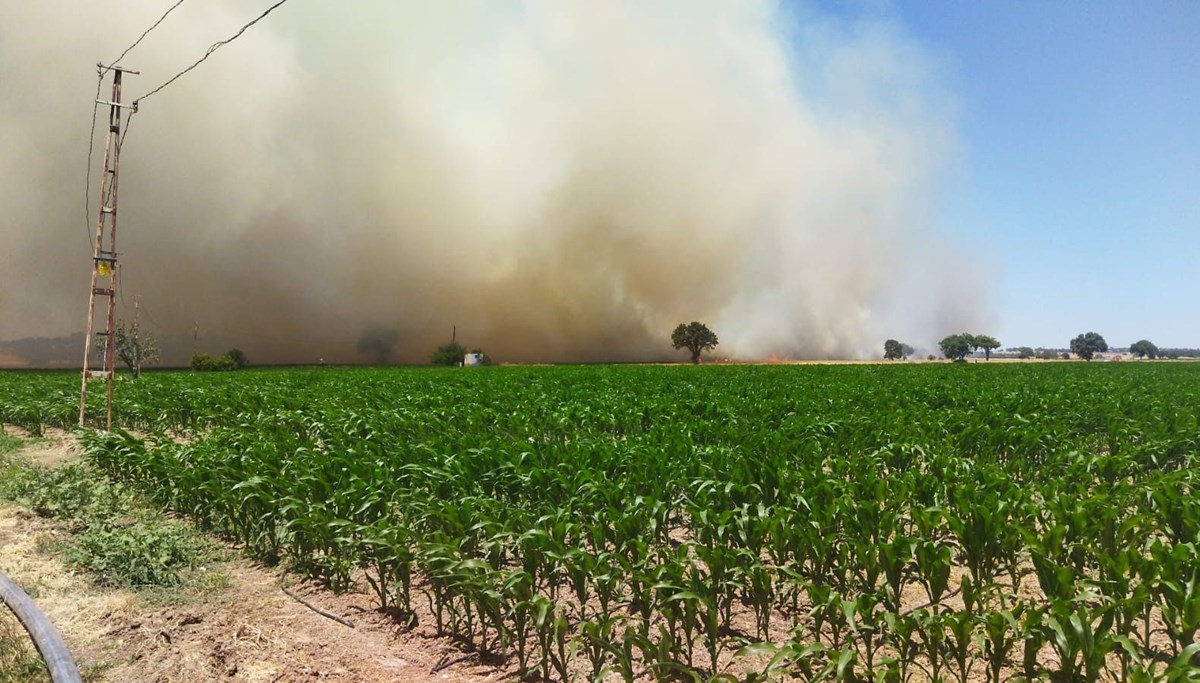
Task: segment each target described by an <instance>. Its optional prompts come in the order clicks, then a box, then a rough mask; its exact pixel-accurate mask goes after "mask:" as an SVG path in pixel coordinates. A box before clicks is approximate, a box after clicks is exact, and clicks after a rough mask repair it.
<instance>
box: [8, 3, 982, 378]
mask: <svg viewBox="0 0 1200 683" xmlns="http://www.w3.org/2000/svg"><path fill="white" fill-rule="evenodd" d="M169 4H170V3H165V2H138V3H134V2H129V3H121V4H118V5H116V6H109V5H101V4H99V3H77V2H69V1H67V0H46V1H43V2H37V3H15V2H12V3H5V4H4V5H3V9H2V18H3V27H2V28H0V32H2V33H0V41H2V42H0V94H2V97H0V125H3V129H4V130H5V131H7V132H8V133H9V134H8V135H6V136H4V137H2V138H0V154H2V155H3V158H5V159H9V160H10V163H14V164H15V165H16V166H17V167H19V168H22V169H24V170H25V172H23V173H20V174H15V173H10V174H9V177H10V179H13V180H10V182H8V183H6V185H5V187H3V188H0V198H2V201H3V206H4V207H6V211H5V219H4V223H3V224H2V225H3V227H2V228H0V229H2V230H3V231H4V235H3V237H4V241H5V243H6V244H8V245H9V246H10V249H9V250H6V251H5V252H4V253H3V254H0V267H2V268H3V272H4V274H5V276H6V277H5V280H6V281H8V282H18V281H22V282H26V283H28V287H26V288H23V289H21V290H20V291H15V290H14V288H13V287H11V286H10V287H7V288H4V289H0V321H2V322H0V338H14V337H18V336H33V335H49V334H66V333H69V332H74V331H77V330H79V329H81V328H82V321H83V315H84V310H83V309H84V305H83V304H84V297H85V295H86V287H87V279H86V278H87V264H88V262H89V258H88V257H89V256H90V251H89V248H88V246H87V243H86V240H85V238H86V232H85V222H84V214H83V206H82V204H83V199H82V185H83V179H84V176H83V156H84V155H85V154H86V147H85V144H86V130H85V128H84V126H85V124H86V123H87V116H88V114H89V112H90V108H91V106H90V98H91V95H92V94H93V93H94V88H95V80H94V76H93V74H94V70H92V71H89V64H94V63H95V62H96V61H98V60H101V59H105V60H107V59H111V58H112V57H113V56H115V55H116V54H118V53H119V52H120V51H121V50H122V49H123V48H124V47H125V46H126V45H127V44H128V43H129V42H130V41H131V40H132V39H133V38H134V37H136V36H137V35H138V34H140V32H141V30H143V29H144V28H145V27H146V26H148V25H149V24H150V23H151V22H152V21H153V20H154V19H155V18H157V16H158V15H159V14H161V12H162V11H163V10H165V9H166V7H167V6H169ZM258 11H261V9H257V8H250V7H248V6H247V4H246V3H245V2H235V1H234V0H220V1H210V2H205V3H195V4H193V3H184V4H183V5H182V6H181V7H180V8H179V10H177V11H176V12H175V13H174V14H172V15H171V16H170V17H168V18H167V20H166V21H164V22H163V24H162V26H161V27H160V28H159V29H157V30H156V31H155V32H153V33H151V34H150V36H148V37H147V39H146V41H145V42H144V44H143V45H141V46H139V47H138V48H137V49H136V50H134V51H133V52H132V53H131V54H130V55H129V57H127V58H126V59H125V60H124V64H125V65H126V66H128V67H131V68H137V69H139V70H140V71H141V72H142V73H141V75H139V76H129V77H128V78H127V81H126V85H125V97H126V100H129V99H131V98H134V97H137V96H139V95H140V94H142V93H144V92H146V91H148V90H149V89H150V88H152V87H153V86H155V85H157V84H159V83H161V82H162V81H163V80H165V79H166V78H168V77H170V76H171V75H172V74H174V73H175V72H176V71H177V70H179V69H180V68H182V67H183V66H186V65H187V64H189V63H191V61H193V60H194V59H195V58H196V57H197V56H198V55H199V54H201V53H203V51H204V50H205V49H206V48H207V47H208V46H209V45H210V44H211V43H213V42H215V41H216V40H218V39H221V38H224V37H226V36H228V35H229V34H231V33H232V32H234V31H235V30H236V29H237V28H238V27H239V26H240V25H241V24H242V23H244V22H245V21H246V20H247V19H249V18H251V17H252V16H253V15H255V14H256V13H257V12H258ZM940 82H941V78H940V75H939V73H938V68H937V65H936V63H934V62H933V61H932V60H931V59H930V58H929V56H928V55H927V54H926V53H925V52H924V51H923V50H922V49H921V48H920V47H919V46H917V45H916V44H914V43H913V42H912V41H911V40H909V39H908V38H906V37H905V36H904V34H903V32H902V31H901V30H900V29H899V28H897V27H895V26H891V25H887V24H879V23H845V22H838V21H834V20H831V19H828V18H823V17H820V16H818V15H812V14H808V15H805V16H797V15H791V14H788V13H787V12H785V11H783V10H782V9H781V8H780V7H779V6H777V4H776V3H774V2H768V1H767V0H757V1H751V2H746V1H739V2H734V1H732V0H731V1H729V2H717V1H711V2H694V1H692V2H688V1H684V0H680V1H679V2H652V3H645V2H635V1H633V0H628V1H616V0H614V1H610V2H559V1H553V2H552V1H549V0H546V1H544V2H535V1H530V2H524V3H520V2H512V3H495V2H484V1H482V0H480V1H477V2H466V1H464V2H440V3H429V2H419V1H412V2H361V3H340V2H332V1H327V2H318V1H314V0H306V1H304V2H301V1H299V0H297V1H295V2H292V3H289V4H287V5H285V6H283V7H281V8H280V9H279V10H277V11H276V12H275V13H274V14H272V15H271V16H270V17H268V18H267V19H266V20H264V21H263V22H262V23H260V24H258V25H256V26H254V27H253V28H251V29H250V30H249V31H248V32H247V33H246V34H245V35H244V36H243V37H242V38H240V39H239V40H238V41H235V42H233V43H231V44H229V45H227V46H225V47H224V48H222V49H221V50H220V51H218V52H217V53H215V54H214V55H213V57H212V58H210V59H209V60H208V61H207V62H205V63H204V64H202V65H201V66H200V67H199V68H197V69H196V70H195V71H193V72H192V73H190V74H188V75H186V76H184V77H183V78H181V79H180V80H179V81H177V82H176V83H175V84H173V85H171V86H170V87H169V88H167V89H165V90H163V91H162V92H161V93H158V94H156V95H154V96H153V97H150V98H148V99H147V100H146V101H145V102H143V103H142V105H141V111H140V112H139V113H138V114H137V115H136V116H135V119H134V121H133V122H132V124H131V125H130V132H129V137H128V138H127V145H126V146H125V148H124V153H123V156H122V179H121V198H120V201H121V223H120V230H121V235H120V237H119V246H120V247H121V251H122V262H123V264H124V265H123V278H124V289H125V292H126V293H127V295H128V296H132V295H133V294H139V293H140V294H142V295H143V305H144V307H145V310H146V311H147V312H148V313H149V314H150V315H151V316H153V320H154V322H155V323H156V324H157V325H158V326H160V328H161V329H160V333H162V334H166V335H172V334H175V335H184V334H187V333H189V332H190V330H191V327H192V324H193V321H198V322H199V324H200V326H201V328H202V329H205V330H213V331H215V332H216V333H217V335H218V336H221V337H222V338H223V339H226V340H231V341H233V342H235V343H237V344H238V345H240V346H241V347H242V348H244V349H246V350H247V352H248V353H249V354H250V355H251V358H252V359H254V360H262V361H266V360H278V361H309V360H313V359H315V358H316V357H318V356H321V357H325V358H327V359H329V360H337V359H343V360H344V359H355V358H358V357H357V356H356V355H355V350H354V349H355V340H356V339H357V336H358V334H359V332H360V331H361V330H362V329H363V328H364V327H366V326H367V325H368V324H369V323H378V324H383V325H385V326H392V327H395V328H397V329H398V330H399V331H400V337H401V341H400V344H399V347H398V349H397V354H396V356H397V357H398V358H401V359H405V360H415V361H419V360H422V359H423V358H424V357H425V356H426V355H427V354H428V352H429V350H431V348H432V346H434V345H436V344H437V343H440V342H442V341H446V340H447V338H448V336H449V331H450V329H451V326H452V325H458V327H459V330H460V332H461V334H460V340H464V341H466V343H467V344H468V345H469V346H483V347H484V348H485V349H486V350H487V351H488V352H489V354H491V355H493V356H494V357H497V358H499V359H506V360H603V359H608V360H638V359H656V358H664V357H673V356H674V354H673V352H672V351H671V349H670V347H669V343H668V339H669V334H670V330H671V329H672V328H673V327H674V326H675V324H677V323H679V322H687V321H690V320H701V321H705V322H707V323H709V325H710V326H711V327H712V328H713V329H714V331H716V332H717V334H718V335H719V336H720V337H721V340H722V344H721V346H720V349H719V353H720V354H722V355H731V356H736V357H742V358H763V357H767V356H786V357H859V356H866V355H878V354H879V353H880V351H881V349H882V341H883V339H884V338H885V337H897V338H901V339H904V340H905V341H909V342H910V343H913V344H914V345H916V344H921V343H928V342H929V341H931V340H933V339H936V338H938V337H940V336H941V335H942V334H944V333H947V332H952V331H960V329H973V327H972V326H973V325H975V324H976V321H975V320H974V319H973V318H972V315H973V314H972V311H975V310H978V309H977V308H976V307H975V306H964V305H963V304H962V295H963V292H964V290H965V291H968V292H969V291H972V288H974V287H977V284H975V281H974V279H973V276H972V275H971V274H970V273H971V269H970V268H969V267H963V265H962V259H963V256H962V255H961V253H960V252H959V251H958V250H957V249H956V248H954V247H953V246H952V245H948V244H946V243H945V240H944V238H939V236H938V234H937V232H936V231H935V229H934V226H933V225H932V222H933V219H932V211H931V203H932V201H933V200H934V199H935V198H936V184H937V183H938V181H939V179H940V178H941V177H942V174H944V173H945V172H946V171H947V169H948V165H949V164H951V163H952V161H953V158H954V154H955V148H956V144H957V140H956V133H955V126H954V104H953V100H952V98H951V97H949V96H948V94H947V93H946V92H945V91H944V90H943V89H942V87H941V85H940ZM101 128H103V125H101ZM97 143H98V145H99V146H102V145H103V140H102V138H99V137H98V140H97ZM98 163H99V154H97V160H96V164H98ZM93 172H95V169H93ZM18 175H19V177H15V178H14V176H18ZM94 207H95V203H94V201H93V210H94ZM209 350H212V351H221V350H223V349H209ZM361 360H367V359H365V358H362V359H361Z"/></svg>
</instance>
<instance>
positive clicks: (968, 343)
mask: <svg viewBox="0 0 1200 683" xmlns="http://www.w3.org/2000/svg"><path fill="white" fill-rule="evenodd" d="M938 347H939V348H941V350H942V355H943V356H945V357H946V358H948V359H950V360H952V361H962V360H964V359H965V358H966V357H967V355H968V354H970V353H971V352H972V351H974V350H975V335H973V334H968V333H966V332H963V333H961V334H952V335H950V336H948V337H946V338H944V339H942V340H941V341H940V342H938Z"/></svg>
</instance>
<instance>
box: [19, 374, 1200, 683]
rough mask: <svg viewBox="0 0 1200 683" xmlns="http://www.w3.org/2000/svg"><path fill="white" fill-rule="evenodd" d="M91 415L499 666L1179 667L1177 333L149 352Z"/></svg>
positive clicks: (47, 390) (218, 508)
mask: <svg viewBox="0 0 1200 683" xmlns="http://www.w3.org/2000/svg"><path fill="white" fill-rule="evenodd" d="M78 382H79V379H78V375H77V374H75V373H53V372H44V373H36V372H5V373H0V421H3V422H5V423H8V424H13V425H17V426H20V427H23V428H25V429H27V430H29V431H31V432H35V433H38V432H40V431H41V430H42V429H44V428H45V427H50V426H56V427H64V428H67V429H71V428H73V425H74V422H75V420H76V417H77V400H78ZM93 393H99V392H93ZM98 412H99V411H97V413H98ZM115 422H116V423H117V424H120V425H121V426H122V427H123V428H124V430H128V431H115V432H113V433H107V432H102V431H93V430H89V431H85V432H82V433H81V438H82V440H83V442H84V444H85V446H86V452H87V457H88V458H90V459H91V460H92V461H93V462H94V463H95V464H97V465H98V466H99V467H100V468H101V469H102V470H103V471H104V472H106V473H107V474H108V475H109V476H110V477H112V478H114V479H117V480H121V481H125V482H129V483H132V484H133V485H135V486H137V487H138V488H140V489H141V490H143V491H144V492H145V493H146V495H147V496H149V497H150V498H151V499H152V500H153V502H154V503H155V504H157V505H161V506H162V507H163V508H165V509H169V510H173V511H176V512H179V513H181V514H184V515H186V516H188V517H189V518H190V519H192V520H193V521H194V522H195V523H196V524H197V525H198V526H199V527H200V528H202V529H205V530H209V531H212V532H214V533H216V534H219V535H221V536H224V537H226V538H228V539H231V540H233V541H235V542H237V543H239V544H241V545H243V546H244V547H245V548H246V550H247V551H248V552H249V553H251V554H252V555H254V556H256V557H258V558H261V559H262V560H264V561H266V562H268V563H280V564H282V565H284V566H286V567H288V568H289V569H290V570H291V571H294V572H298V573H302V574H304V575H306V576H309V577H311V578H313V579H316V580H320V581H322V582H324V583H326V584H328V585H329V586H330V587H332V588H333V589H335V590H346V589H351V588H358V589H363V590H366V591H368V592H369V594H370V595H371V596H373V598H374V600H375V603H376V604H375V606H376V607H378V608H380V609H381V610H384V611H386V612H388V613H390V614H392V615H394V617H395V619H396V620H397V621H398V623H399V624H401V625H404V626H407V627H415V624H416V623H418V622H419V623H420V624H421V625H422V627H425V628H432V629H433V630H435V631H436V632H437V633H439V634H442V635H445V636H451V637H455V638H457V639H459V640H460V641H462V642H464V643H467V644H469V646H470V647H473V648H476V649H478V650H479V651H481V652H486V653H490V654H491V655H494V656H495V657H496V658H498V659H500V660H502V661H503V662H504V664H503V665H502V666H503V667H504V670H505V671H506V672H508V673H510V674H511V675H512V677H513V678H514V679H529V680H539V679H540V680H552V681H563V682H565V681H589V680H598V679H602V680H615V681H620V680H626V681H633V680H685V681H693V680H696V681H710V680H718V681H763V680H796V681H809V680H843V681H900V682H903V681H934V680H942V681H964V682H965V681H1009V680H1028V681H1033V680H1049V681H1097V680H1105V681H1184V680H1200V673H1198V670H1200V656H1198V652H1200V644H1198V643H1197V631H1198V630H1200V580H1198V579H1200V553H1198V551H1197V548H1198V547H1200V495H1198V493H1200V491H1198V488H1197V484H1198V482H1200V469H1198V462H1200V364H1188V363H1109V364H1084V363H1040V364H1039V363H1028V364H1026V363H990V364H989V363H975V364H967V365H951V364H899V363H897V364H894V365H840V366H816V365H812V366H712V367H706V366H702V367H690V366H688V367H672V366H572V367H497V368H480V369H471V370H464V369H457V368H455V369H432V368H401V369H383V368H371V369H261V370H252V371H244V372H239V373H227V374H226V373H212V374H204V373H189V372H154V373H149V374H147V375H145V376H143V378H142V379H141V380H138V381H136V382H135V381H123V382H121V383H120V384H119V386H118V387H117V405H116V414H115Z"/></svg>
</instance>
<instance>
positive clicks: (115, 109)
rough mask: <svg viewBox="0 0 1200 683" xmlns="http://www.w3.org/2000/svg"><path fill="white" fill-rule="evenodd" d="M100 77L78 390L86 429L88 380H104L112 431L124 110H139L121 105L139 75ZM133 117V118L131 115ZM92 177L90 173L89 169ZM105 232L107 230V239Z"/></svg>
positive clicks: (123, 71) (102, 70) (100, 66)
mask: <svg viewBox="0 0 1200 683" xmlns="http://www.w3.org/2000/svg"><path fill="white" fill-rule="evenodd" d="M96 69H97V70H98V71H99V74H100V77H101V78H103V77H104V74H105V73H106V72H108V71H111V72H112V75H113V84H112V99H111V100H109V101H107V102H106V101H104V100H96V104H107V105H108V136H107V137H106V138H105V142H104V171H103V173H104V175H103V177H102V178H101V180H100V217H99V218H98V219H97V220H96V248H95V251H94V252H93V253H92V286H91V288H90V289H89V290H88V318H87V333H86V335H85V336H84V341H83V382H82V384H81V386H80V390H79V426H80V427H83V426H84V419H85V418H86V417H87V390H88V379H90V378H92V377H103V378H104V381H105V384H106V385H107V386H106V400H105V406H106V407H105V418H104V427H105V429H112V396H113V375H114V374H115V372H114V371H115V369H116V358H117V349H116V323H117V318H116V316H117V177H118V174H117V169H118V166H119V164H120V157H121V117H122V111H121V110H122V109H131V110H132V111H135V112H136V111H137V109H136V107H131V106H129V105H126V104H121V76H122V75H124V74H126V73H131V74H137V73H138V72H136V71H132V70H130V69H123V68H121V67H119V66H111V67H105V66H104V65H103V64H97V65H96ZM131 115H132V114H131ZM88 173H91V169H88ZM105 228H108V230H107V236H106V234H105V233H106V231H105ZM97 296H105V297H108V317H107V325H106V327H105V331H104V332H98V333H96V334H97V336H102V337H104V369H103V370H92V369H90V367H89V365H90V363H91V357H92V335H93V330H94V327H95V318H96V297H97Z"/></svg>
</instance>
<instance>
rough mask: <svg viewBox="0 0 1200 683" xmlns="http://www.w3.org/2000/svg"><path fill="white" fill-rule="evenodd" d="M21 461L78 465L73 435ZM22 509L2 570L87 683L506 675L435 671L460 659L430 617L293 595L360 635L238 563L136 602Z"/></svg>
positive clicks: (274, 576)
mask: <svg viewBox="0 0 1200 683" xmlns="http://www.w3.org/2000/svg"><path fill="white" fill-rule="evenodd" d="M23 455H25V456H26V457H29V458H31V459H34V460H35V461H37V462H40V463H43V464H47V465H56V464H60V463H64V462H68V461H70V460H71V459H73V458H74V457H77V451H76V450H75V447H74V444H73V441H72V440H71V437H70V436H69V435H67V434H63V433H48V434H47V437H46V438H44V439H40V440H37V441H31V444H30V446H29V447H28V448H27V449H26V450H25V451H24V452H23ZM61 533H63V532H61V531H60V530H58V529H57V528H56V527H55V525H54V524H53V523H51V522H49V521H46V520H43V519H40V518H38V517H36V516H34V515H33V514H31V513H29V512H28V511H25V510H23V509H21V508H18V507H15V506H12V505H0V569H2V570H3V571H4V572H5V573H6V574H8V575H9V576H10V577H11V578H12V579H13V580H14V581H16V582H17V583H19V584H21V585H22V586H23V587H24V588H25V589H26V591H28V592H29V593H30V595H31V596H33V598H34V600H35V601H36V602H37V603H38V605H39V607H40V608H41V609H42V611H44V612H45V613H46V615H47V616H48V617H49V618H50V620H51V621H52V622H53V623H54V624H55V625H56V626H57V627H58V629H59V630H60V631H61V632H62V634H63V637H64V639H65V640H66V642H67V645H68V647H70V649H71V651H72V654H73V655H74V656H75V659H76V661H77V663H78V664H79V665H80V668H81V669H82V670H83V672H84V676H85V680H87V681H112V682H114V683H115V682H117V681H120V682H122V683H124V682H126V681H147V682H150V681H154V682H164V683H165V682H168V681H169V682H174V681H179V682H181V683H182V682H185V681H187V682H193V681H263V682H274V681H309V680H326V681H368V682H373V681H414V682H420V681H438V682H439V683H441V682H443V681H461V682H464V683H482V682H484V681H493V680H501V679H503V678H504V671H503V670H501V669H496V668H495V667H493V666H486V665H483V664H480V663H478V662H476V661H475V660H468V661H464V662H460V663H458V664H455V665H453V666H451V667H448V668H446V669H445V670H444V671H441V672H440V673H437V674H433V673H430V670H431V669H432V668H433V667H434V666H435V665H436V664H438V663H439V662H440V661H441V660H442V658H443V657H444V656H446V655H449V656H451V657H454V656H457V655H459V654H460V653H459V652H458V650H456V649H455V648H454V646H453V644H452V643H451V642H450V641H449V640H447V639H444V638H436V637H435V636H434V634H433V632H432V628H431V627H429V626H428V625H427V624H428V622H429V620H428V619H423V620H421V622H420V624H419V625H418V626H417V627H415V628H413V629H411V630H408V629H404V628H401V627H400V626H399V625H397V624H396V623H395V622H394V621H392V620H391V619H389V618H388V617H385V616H383V615H381V614H379V613H378V612H375V611H373V610H370V609H364V608H369V607H370V606H371V601H370V600H369V598H368V596H366V595H363V594H353V593H350V594H345V595H333V594H331V593H329V592H328V591H324V590H320V589H317V588H314V587H312V586H307V585H296V586H293V587H292V591H293V592H294V593H296V594H298V595H300V596H301V597H304V598H305V599H306V600H309V601H310V602H312V603H313V604H314V605H317V606H319V607H321V608H322V609H324V610H326V611H328V612H331V613H333V614H336V615H338V616H341V617H345V618H348V619H349V620H351V621H352V622H353V623H354V625H355V628H349V627H347V626H344V625H342V624H340V623H338V622H336V621H333V620H331V619H328V618H326V617H323V616H320V615H318V614H317V613H315V612H313V611H312V610H310V609H308V608H307V607H305V606H303V605H301V604H300V603H298V602H296V601H295V600H293V599H292V598H290V597H288V596H287V595H286V594H285V593H284V592H283V591H282V590H281V588H280V585H281V584H280V580H281V577H280V575H279V572H278V571H277V570H272V569H268V568H265V567H262V566H259V565H256V564H254V563H252V562H250V561H248V560H246V559H243V558H241V557H240V556H237V554H236V553H235V552H230V553H229V555H230V556H231V557H233V558H234V559H231V560H228V561H223V562H219V563H216V564H214V566H212V567H208V568H207V571H209V572H211V575H212V576H213V577H214V578H213V581H212V582H210V583H211V585H208V586H207V587H206V588H205V589H204V590H202V591H196V590H193V591H186V592H185V591H180V592H177V593H168V594H158V593H155V594H138V593H133V592H130V591H127V590H111V589H102V588H97V587H95V586H93V585H91V584H90V583H89V582H88V581H87V579H86V577H83V576H80V575H78V574H76V573H75V572H73V571H72V570H70V569H69V568H67V567H65V566H64V565H63V563H62V562H61V561H60V560H59V559H58V558H57V557H55V556H54V555H53V553H52V552H49V551H47V550H46V549H45V547H46V545H47V542H49V541H53V539H54V538H55V536H57V535H59V534H61Z"/></svg>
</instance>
